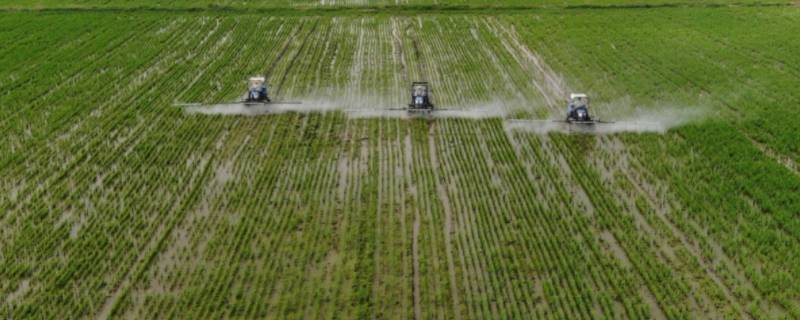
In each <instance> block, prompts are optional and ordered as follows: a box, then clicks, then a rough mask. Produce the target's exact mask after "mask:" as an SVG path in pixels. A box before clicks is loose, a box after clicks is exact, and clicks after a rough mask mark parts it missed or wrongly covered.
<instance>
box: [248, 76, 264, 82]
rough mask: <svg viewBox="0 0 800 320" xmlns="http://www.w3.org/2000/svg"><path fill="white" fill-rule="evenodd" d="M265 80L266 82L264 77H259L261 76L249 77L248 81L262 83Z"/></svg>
mask: <svg viewBox="0 0 800 320" xmlns="http://www.w3.org/2000/svg"><path fill="white" fill-rule="evenodd" d="M265 80H266V78H264V77H261V76H258V77H250V81H260V82H264V81H265Z"/></svg>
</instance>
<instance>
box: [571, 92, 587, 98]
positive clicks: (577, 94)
mask: <svg viewBox="0 0 800 320" xmlns="http://www.w3.org/2000/svg"><path fill="white" fill-rule="evenodd" d="M586 97H587V95H586V94H585V93H570V94H569V99H570V100H572V99H579V98H586Z"/></svg>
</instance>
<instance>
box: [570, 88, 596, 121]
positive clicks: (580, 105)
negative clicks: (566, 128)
mask: <svg viewBox="0 0 800 320" xmlns="http://www.w3.org/2000/svg"><path fill="white" fill-rule="evenodd" d="M591 121H593V120H592V117H591V116H590V115H589V97H588V96H587V95H586V94H583V93H572V94H570V95H569V105H568V106H567V122H591Z"/></svg>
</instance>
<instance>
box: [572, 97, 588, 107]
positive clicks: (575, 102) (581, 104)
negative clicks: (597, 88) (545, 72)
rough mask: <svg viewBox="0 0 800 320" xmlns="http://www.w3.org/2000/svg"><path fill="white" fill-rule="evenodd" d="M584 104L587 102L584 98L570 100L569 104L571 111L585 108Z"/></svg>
mask: <svg viewBox="0 0 800 320" xmlns="http://www.w3.org/2000/svg"><path fill="white" fill-rule="evenodd" d="M586 102H587V101H586V98H584V97H579V98H574V99H572V101H571V102H570V103H569V104H570V106H571V107H572V109H575V108H580V107H586V104H587V103H586Z"/></svg>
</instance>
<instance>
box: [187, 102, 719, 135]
mask: <svg viewBox="0 0 800 320" xmlns="http://www.w3.org/2000/svg"><path fill="white" fill-rule="evenodd" d="M299 100H300V101H302V103H300V104H270V105H250V106H247V105H244V104H242V103H230V104H217V105H190V106H186V107H185V108H184V110H185V111H186V112H187V113H189V114H204V115H223V116H259V115H267V114H280V113H290V112H294V113H325V112H343V113H344V114H345V115H347V117H349V118H354V119H369V118H400V119H407V118H412V117H414V116H413V115H410V114H409V113H408V112H407V111H406V110H404V107H405V104H404V103H403V102H402V101H399V99H387V98H386V97H363V96H359V97H353V98H349V99H348V98H327V97H319V96H312V97H306V98H301V99H299ZM535 105H541V104H532V103H528V102H524V101H516V100H492V101H487V102H479V103H472V104H468V105H461V106H458V107H447V108H445V109H437V111H435V112H433V113H431V114H430V115H428V116H426V117H427V118H429V119H443V118H466V119H487V118H502V119H506V118H508V117H509V115H511V114H514V113H516V112H520V111H522V112H531V111H537V110H536V107H534V106H535ZM592 109H593V111H594V113H595V115H597V114H602V115H604V116H608V118H604V119H603V120H607V121H609V122H610V123H602V124H597V125H593V126H581V125H570V124H567V123H564V122H558V121H553V120H554V119H551V120H507V121H505V123H504V125H505V128H506V129H509V130H521V131H526V132H532V133H537V134H547V133H551V132H562V133H575V132H580V133H587V134H612V133H622V132H633V133H645V132H651V133H665V132H667V131H668V130H669V129H671V128H674V127H678V126H681V125H684V124H687V123H690V122H696V121H701V120H702V119H704V118H705V117H706V115H707V114H708V112H707V111H708V110H707V109H706V108H703V107H689V106H677V105H670V104H657V105H652V106H647V107H638V106H635V105H634V104H633V103H631V101H630V99H629V98H623V99H620V100H618V101H614V102H611V103H605V104H598V105H597V106H595V107H593V108H592ZM538 111H542V110H538ZM551 113H552V112H551ZM557 119H560V118H557Z"/></svg>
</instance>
